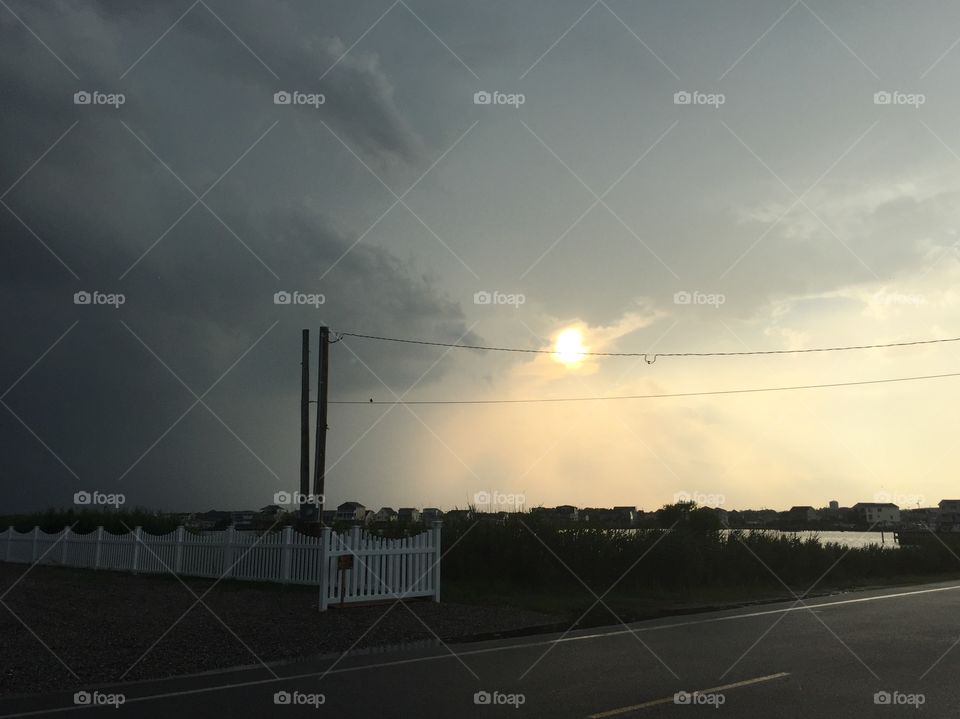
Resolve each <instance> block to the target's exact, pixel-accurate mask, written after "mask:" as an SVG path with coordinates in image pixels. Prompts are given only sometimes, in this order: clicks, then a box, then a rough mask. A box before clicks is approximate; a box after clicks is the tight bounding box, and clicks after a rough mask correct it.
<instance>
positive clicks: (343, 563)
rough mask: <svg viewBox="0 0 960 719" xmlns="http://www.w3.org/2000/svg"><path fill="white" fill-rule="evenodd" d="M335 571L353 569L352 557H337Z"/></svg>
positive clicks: (345, 555) (350, 555)
mask: <svg viewBox="0 0 960 719" xmlns="http://www.w3.org/2000/svg"><path fill="white" fill-rule="evenodd" d="M337 569H353V555H352V554H344V555H342V556H340V557H337Z"/></svg>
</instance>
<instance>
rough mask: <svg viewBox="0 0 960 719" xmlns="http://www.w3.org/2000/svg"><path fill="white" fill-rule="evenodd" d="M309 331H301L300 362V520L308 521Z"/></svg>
mask: <svg viewBox="0 0 960 719" xmlns="http://www.w3.org/2000/svg"><path fill="white" fill-rule="evenodd" d="M309 492H310V330H304V331H303V348H302V350H301V360H300V520H301V521H307V520H308V519H309V513H310V506H309V504H307V503H306V496H307V494H309Z"/></svg>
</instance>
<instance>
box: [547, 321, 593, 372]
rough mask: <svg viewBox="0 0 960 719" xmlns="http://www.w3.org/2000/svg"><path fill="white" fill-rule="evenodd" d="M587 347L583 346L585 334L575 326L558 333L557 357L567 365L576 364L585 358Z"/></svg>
mask: <svg viewBox="0 0 960 719" xmlns="http://www.w3.org/2000/svg"><path fill="white" fill-rule="evenodd" d="M586 349H587V348H586V347H584V346H583V335H581V333H580V330H578V329H576V328H575V327H571V328H570V329H566V330H564V331H563V332H561V333H560V334H559V335H557V345H556V348H555V350H554V351H555V353H556V354H555V357H556V359H557V360H558V361H559V362H563V363H564V364H566V365H575V364H577V363H578V362H580V360H582V359H583V357H584V353H585V352H586Z"/></svg>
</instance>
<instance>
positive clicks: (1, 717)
mask: <svg viewBox="0 0 960 719" xmlns="http://www.w3.org/2000/svg"><path fill="white" fill-rule="evenodd" d="M955 589H960V584H952V585H950V586H947V587H934V588H932V589H916V590H913V591H909V592H895V593H893V594H880V595H877V596H874V597H860V598H857V599H842V600H838V601H834V602H821V603H819V604H808V605H806V606H805V607H804V606H799V607H795V606H790V607H784V608H782V609H768V610H765V611H762V612H747V613H744V614H734V615H731V616H724V617H711V618H709V619H693V620H690V621H686V622H674V623H672V624H659V625H655V626H649V627H634V628H632V629H630V630H626V629H620V630H617V631H611V632H598V633H594V634H585V635H583V636H577V637H565V638H563V639H545V640H541V641H536V642H525V643H523V644H509V645H507V646H497V647H484V648H483V649H469V650H467V651H463V652H457V656H458V657H467V656H475V655H479V654H491V653H495V652H505V651H511V650H516V649H529V648H530V647H542V646H547V645H549V644H560V643H566V642H577V641H582V640H584V639H603V638H604V637H613V636H617V635H624V634H629V633H631V632H655V631H660V630H663V629H677V628H680V627H691V626H697V625H700V624H711V623H714V622H726V621H731V620H734V619H750V618H752V617H762V616H767V615H770V614H783V613H786V612H796V611H806V610H807V608H808V607H809V608H810V609H819V608H821V607H837V606H843V605H847V604H859V603H861V602H875V601H879V600H881V599H899V598H901V597H912V596H916V595H919V594H933V593H935V592H949V591H953V590H955ZM452 657H453V655H452V654H449V653H445V654H436V655H432V656H428V657H412V658H410V659H396V660H394V661H389V662H378V663H376V664H361V665H358V666H353V667H340V668H338V669H334V670H333V671H331V672H328V673H329V674H346V673H347V672H359V671H366V670H368V669H384V668H386V667H397V666H403V665H406V664H416V663H419V662H429V661H436V660H439V659H451V658H452ZM254 668H255V667H254ZM226 671H229V670H225V672H226ZM238 671H245V670H243V669H238ZM324 673H325V672H324V670H322V669H320V670H315V671H312V672H306V673H303V674H293V675H290V676H281V677H280V678H279V679H274V678H273V677H270V678H267V679H256V680H252V681H247V682H235V683H232V684H218V685H216V686H210V687H200V688H198V689H183V690H180V691H173V692H165V693H162V694H149V695H145V696H141V697H127V701H126V704H132V703H134V702H142V701H151V700H157V699H171V698H173V697H180V696H190V695H193V694H207V693H209V692H216V691H227V690H230V689H241V688H243V687H253V686H259V685H262V684H277V683H280V682H289V681H298V680H300V679H310V678H316V677H318V676H320V675H321V674H324ZM178 679H179V680H181V681H182V680H184V677H182V676H181V677H169V678H166V679H160V680H145V681H143V682H139V683H140V684H155V683H158V682H160V681H177V680H178ZM92 686H94V685H91V687H92ZM95 686H96V687H97V688H99V689H105V688H107V687H110V686H114V687H119V686H130V685H129V684H122V683H116V684H112V685H110V684H106V685H95ZM671 701H672V699H671ZM89 708H91V707H89V706H63V707H55V708H53V709H39V710H36V711H28V712H18V713H15V714H0V719H14V718H15V717H28V716H40V715H44V714H54V713H57V712H65V711H75V710H77V709H89Z"/></svg>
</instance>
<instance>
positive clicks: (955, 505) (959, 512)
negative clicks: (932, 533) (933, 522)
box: [937, 499, 960, 532]
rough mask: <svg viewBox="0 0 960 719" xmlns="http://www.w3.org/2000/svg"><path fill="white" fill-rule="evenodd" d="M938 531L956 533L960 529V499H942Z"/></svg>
mask: <svg viewBox="0 0 960 719" xmlns="http://www.w3.org/2000/svg"><path fill="white" fill-rule="evenodd" d="M937 529H938V530H940V531H941V532H954V531H957V530H958V529H960V499H941V500H940V516H939V518H938V519H937Z"/></svg>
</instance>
